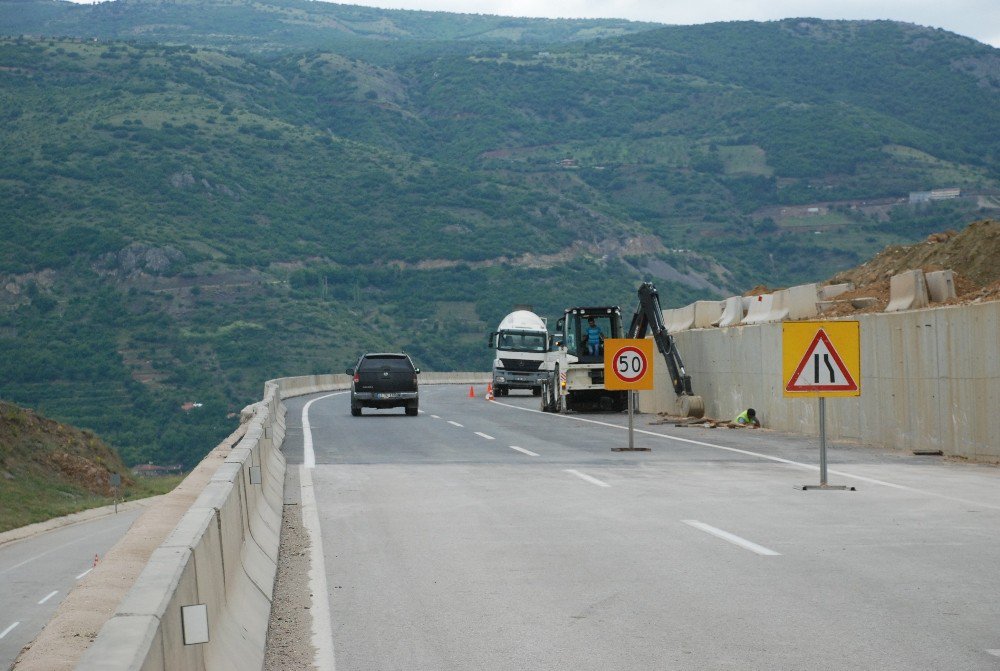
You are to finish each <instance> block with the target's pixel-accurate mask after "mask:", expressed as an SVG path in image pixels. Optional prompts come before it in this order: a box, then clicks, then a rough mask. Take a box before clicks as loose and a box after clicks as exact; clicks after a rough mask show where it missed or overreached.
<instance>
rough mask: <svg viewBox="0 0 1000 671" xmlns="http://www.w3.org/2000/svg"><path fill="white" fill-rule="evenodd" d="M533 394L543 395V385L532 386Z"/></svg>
mask: <svg viewBox="0 0 1000 671" xmlns="http://www.w3.org/2000/svg"><path fill="white" fill-rule="evenodd" d="M531 395H532V396H541V395H542V388H541V387H532V388H531Z"/></svg>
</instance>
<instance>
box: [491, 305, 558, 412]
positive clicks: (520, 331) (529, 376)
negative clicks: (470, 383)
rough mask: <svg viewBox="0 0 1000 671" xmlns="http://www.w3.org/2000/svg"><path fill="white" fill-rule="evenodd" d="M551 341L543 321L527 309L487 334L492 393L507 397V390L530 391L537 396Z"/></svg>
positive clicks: (539, 391) (543, 375) (547, 360)
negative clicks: (491, 370) (490, 354)
mask: <svg viewBox="0 0 1000 671" xmlns="http://www.w3.org/2000/svg"><path fill="white" fill-rule="evenodd" d="M551 343H552V339H551V337H550V336H549V330H548V326H547V325H546V324H545V320H543V319H542V318H541V317H539V316H538V315H536V314H535V313H534V312H530V311H528V310H515V311H514V312H511V313H510V314H509V315H507V316H506V317H504V318H503V320H502V321H501V322H500V325H499V326H498V327H497V330H496V331H494V332H493V333H491V334H490V340H489V347H490V348H491V349H493V350H495V352H496V354H495V356H494V359H493V393H494V394H496V395H497V396H507V395H508V394H509V393H510V390H511V389H530V390H531V392H532V394H534V395H535V396H538V395H540V394H541V393H542V381H543V380H544V379H545V378H546V377H547V375H548V372H547V371H548V370H549V369H550V366H549V365H548V362H549V356H548V353H549V350H550V349H551Z"/></svg>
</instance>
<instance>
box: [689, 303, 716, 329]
mask: <svg viewBox="0 0 1000 671" xmlns="http://www.w3.org/2000/svg"><path fill="white" fill-rule="evenodd" d="M693 306H694V328H696V329H707V328H712V327H713V326H715V325H716V324H717V323H718V321H719V319H720V318H721V317H722V303H721V302H719V301H695V302H694V303H693Z"/></svg>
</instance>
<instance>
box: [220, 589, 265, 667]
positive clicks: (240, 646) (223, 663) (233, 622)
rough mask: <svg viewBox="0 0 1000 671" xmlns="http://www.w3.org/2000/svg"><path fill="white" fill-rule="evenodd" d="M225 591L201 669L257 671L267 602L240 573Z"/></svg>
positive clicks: (261, 649)
mask: <svg viewBox="0 0 1000 671" xmlns="http://www.w3.org/2000/svg"><path fill="white" fill-rule="evenodd" d="M229 591H230V598H229V601H228V602H227V603H226V609H225V612H224V615H223V617H222V618H221V620H220V622H219V624H218V626H216V627H214V629H212V630H211V631H210V634H211V636H212V641H211V643H210V644H209V645H208V646H206V648H205V667H206V668H207V669H211V671H246V669H261V668H263V666H264V649H265V646H266V637H267V621H268V616H269V614H270V609H271V602H270V601H269V600H268V599H267V598H266V597H265V596H264V595H263V594H262V593H261V592H260V590H258V589H257V587H256V586H255V585H254V584H253V583H252V582H251V581H250V579H249V578H248V577H247V576H246V574H245V573H242V572H241V573H240V574H239V576H237V577H236V578H234V579H233V582H232V587H231V588H230V590H229Z"/></svg>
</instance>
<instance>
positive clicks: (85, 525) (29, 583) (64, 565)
mask: <svg viewBox="0 0 1000 671" xmlns="http://www.w3.org/2000/svg"><path fill="white" fill-rule="evenodd" d="M142 511H143V509H142V508H136V509H133V510H129V511H123V512H120V513H118V514H117V515H108V516H106V517H101V518H98V519H95V520H89V521H86V522H80V523H78V524H74V525H72V526H68V527H62V528H60V529H56V530H54V531H49V532H46V533H43V534H40V535H38V536H33V537H31V538H25V539H24V540H20V541H16V542H13V543H9V544H6V545H0V668H2V669H7V668H10V666H11V665H12V664H13V663H14V659H15V658H16V657H17V655H18V653H20V652H21V648H22V647H24V646H25V645H27V644H28V643H30V642H31V641H32V640H33V639H34V638H35V636H37V635H38V632H40V631H41V630H42V628H43V627H44V626H45V623H46V622H48V621H49V618H51V617H52V615H53V613H55V611H56V608H57V607H58V606H59V604H60V603H62V600H63V599H64V598H65V597H66V594H68V593H69V591H70V590H71V589H73V587H74V586H75V585H76V583H77V582H78V581H80V580H83V578H84V577H86V575H87V574H88V573H90V571H91V569H92V568H93V566H94V557H95V556H97V557H98V558H100V557H103V556H104V553H105V552H107V551H108V550H109V549H110V548H111V547H112V546H113V545H114V544H115V543H117V542H118V540H119V539H121V537H122V536H124V535H125V532H126V531H128V528H129V527H130V526H131V525H132V522H134V521H135V519H136V518H137V517H138V516H139V515H140V514H141V513H142Z"/></svg>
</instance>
